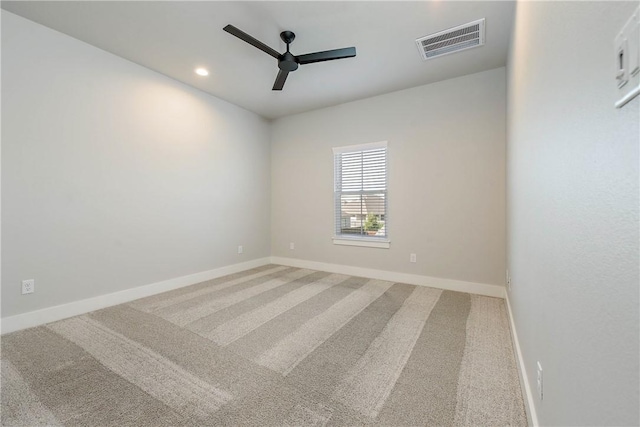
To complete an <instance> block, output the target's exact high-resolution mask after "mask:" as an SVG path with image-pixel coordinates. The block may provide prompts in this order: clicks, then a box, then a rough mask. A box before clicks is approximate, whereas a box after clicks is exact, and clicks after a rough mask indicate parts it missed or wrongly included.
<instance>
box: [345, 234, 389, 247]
mask: <svg viewBox="0 0 640 427" xmlns="http://www.w3.org/2000/svg"><path fill="white" fill-rule="evenodd" d="M333 244H334V245H345V246H363V247H367V248H380V249H389V246H390V244H391V240H387V239H375V240H374V239H353V238H352V239H347V238H344V237H334V238H333Z"/></svg>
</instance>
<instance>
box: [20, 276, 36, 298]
mask: <svg viewBox="0 0 640 427" xmlns="http://www.w3.org/2000/svg"><path fill="white" fill-rule="evenodd" d="M35 290H36V281H35V280H34V279H29V280H23V281H22V295H24V294H32V293H33V292H34V291H35Z"/></svg>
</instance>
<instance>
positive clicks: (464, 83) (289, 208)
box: [271, 68, 506, 285]
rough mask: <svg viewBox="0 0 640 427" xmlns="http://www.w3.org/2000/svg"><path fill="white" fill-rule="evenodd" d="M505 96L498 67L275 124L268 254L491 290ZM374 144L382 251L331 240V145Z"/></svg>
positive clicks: (501, 211)
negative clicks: (383, 219) (381, 167)
mask: <svg viewBox="0 0 640 427" xmlns="http://www.w3.org/2000/svg"><path fill="white" fill-rule="evenodd" d="M505 91H506V84H505V69H504V68H498V69H495V70H490V71H485V72H482V73H478V74H473V75H469V76H464V77H460V78H456V79H451V80H447V81H443V82H439V83H435V84H431V85H426V86H420V87H417V88H413V89H408V90H404V91H400V92H394V93H390V94H387V95H381V96H377V97H374V98H369V99H365V100H362V101H356V102H351V103H347V104H342V105H339V106H336V107H331V108H326V109H322V110H316V111H312V112H309V113H304V114H299V115H296V116H290V117H285V118H282V119H279V120H277V121H275V122H274V124H273V129H272V135H271V142H272V154H271V155H272V205H271V206H272V222H271V224H272V228H271V231H272V246H271V252H272V254H273V255H274V256H284V257H292V258H301V259H305V260H312V261H320V262H327V263H334V264H343V265H350V266H357V267H365V268H375V269H381V270H387V271H398V272H404V273H412V274H419V275H426V276H432V277H440V278H448V279H458V280H466V281H470V282H479V283H488V284H494V285H503V284H504V271H505V138H506V136H505V116H506V110H505V109H506V94H505ZM376 141H388V159H389V160H388V163H389V171H388V177H389V178H388V180H389V183H388V197H389V227H388V233H389V237H390V239H391V248H390V249H374V248H363V247H353V246H339V245H334V244H333V243H332V239H331V238H332V236H333V233H334V231H333V230H334V225H333V218H334V205H333V154H332V150H331V148H332V147H339V146H344V145H352V144H362V143H367V142H376ZM289 242H294V243H295V245H296V249H295V250H294V251H291V250H289ZM410 253H416V254H417V263H415V264H414V263H410V262H409V254H410Z"/></svg>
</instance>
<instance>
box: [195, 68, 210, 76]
mask: <svg viewBox="0 0 640 427" xmlns="http://www.w3.org/2000/svg"><path fill="white" fill-rule="evenodd" d="M196 74H197V75H199V76H208V75H209V71H207V70H206V69H205V68H196Z"/></svg>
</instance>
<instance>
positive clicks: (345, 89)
mask: <svg viewBox="0 0 640 427" xmlns="http://www.w3.org/2000/svg"><path fill="white" fill-rule="evenodd" d="M2 8H3V9H6V10H8V11H10V12H13V13H16V14H18V15H21V16H23V17H25V18H28V19H31V20H33V21H36V22H38V23H41V24H43V25H46V26H48V27H51V28H53V29H55V30H58V31H60V32H63V33H65V34H68V35H70V36H72V37H75V38H77V39H80V40H82V41H85V42H87V43H90V44H92V45H94V46H97V47H99V48H102V49H104V50H106V51H109V52H112V53H114V54H116V55H119V56H121V57H123V58H126V59H128V60H130V61H133V62H135V63H138V64H140V65H143V66H145V67H148V68H150V69H152V70H155V71H158V72H160V73H163V74H165V75H167V76H170V77H173V78H175V79H176V80H179V81H181V82H184V83H186V84H189V85H191V86H194V87H196V88H199V89H201V90H203V91H205V92H208V93H210V94H212V95H215V96H217V97H219V98H222V99H225V100H227V101H230V102H232V103H234V104H236V105H239V106H241V107H244V108H246V109H247V110H250V111H253V112H255V113H258V114H260V115H262V116H264V117H266V118H276V117H282V116H286V115H289V114H295V113H299V112H303V111H309V110H313V109H316V108H321V107H327V106H331V105H336V104H340V103H343V102H348V101H353V100H357V99H362V98H367V97H370V96H375V95H379V94H383V93H388V92H392V91H396V90H400V89H406V88H410V87H414V86H419V85H424V84H427V83H433V82H436V81H439V80H445V79H449V78H453V77H458V76H462V75H465V74H471V73H476V72H480V71H484V70H489V69H492V68H497V67H500V66H503V65H505V63H506V58H507V48H508V44H509V34H510V31H511V24H512V20H513V11H514V4H513V2H511V1H496V2H486V1H468V2H466V1H465V2H451V1H414V2H399V1H393V2H378V1H353V2H350V1H344V2H329V1H319V2H308V1H295V2H294V1H289V2H286V1H285V2H260V1H258V2H243V1H236V2H218V1H212V2H209V1H194V2H183V1H131V2H127V1H117V2H109V1H107V2H102V1H100V2H94V1H68V2H67V1H44V2H40V1H37V2H36V1H13V2H12V1H3V2H2ZM479 18H486V44H485V46H482V47H480V48H476V49H470V50H467V51H463V52H458V53H455V54H452V55H447V56H444V57H441V58H437V59H434V60H430V61H423V60H422V59H421V57H420V54H419V53H418V49H417V47H416V45H415V39H416V38H419V37H422V36H425V35H427V34H430V33H433V32H437V31H441V30H444V29H447V28H450V27H453V26H457V25H460V24H464V23H467V22H470V21H473V20H476V19H479ZM227 24H232V25H234V26H236V27H238V28H240V29H241V30H243V31H245V32H246V33H248V34H251V35H252V36H254V37H255V38H257V39H259V40H261V41H263V42H264V43H266V44H267V45H269V46H271V47H273V48H274V49H276V50H278V51H280V52H282V51H284V50H285V44H284V43H283V42H282V41H281V40H280V36H279V34H280V32H281V31H283V30H291V31H293V32H295V33H296V39H295V41H294V42H293V43H292V45H291V52H292V53H293V54H294V55H296V54H303V53H309V52H315V51H320V50H329V49H337V48H342V47H349V46H355V47H356V49H357V56H356V57H355V58H350V59H341V60H338V61H328V62H324V63H317V64H308V65H303V66H301V67H300V68H299V69H298V70H297V71H295V72H293V73H291V74H289V78H288V79H287V82H286V85H285V87H284V90H283V91H281V92H276V91H272V90H271V87H272V86H273V82H274V80H275V77H276V74H277V71H278V68H277V61H276V60H275V59H273V58H272V57H270V56H268V55H267V54H265V53H263V52H261V51H260V50H258V49H256V48H254V47H253V46H251V45H249V44H247V43H245V42H243V41H241V40H240V39H237V38H235V37H234V36H232V35H230V34H228V33H226V32H224V31H222V28H223V27H224V26H225V25H227ZM198 66H202V67H206V68H208V69H209V71H210V75H209V76H208V77H200V76H197V75H196V74H195V73H194V71H193V70H194V68H196V67H198Z"/></svg>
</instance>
